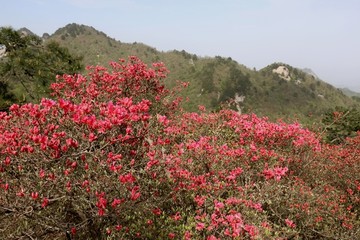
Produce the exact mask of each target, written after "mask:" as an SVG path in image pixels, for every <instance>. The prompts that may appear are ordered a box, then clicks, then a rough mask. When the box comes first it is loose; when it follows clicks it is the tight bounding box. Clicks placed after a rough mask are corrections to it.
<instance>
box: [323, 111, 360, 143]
mask: <svg viewBox="0 0 360 240" xmlns="http://www.w3.org/2000/svg"><path fill="white" fill-rule="evenodd" d="M322 122H323V124H324V125H325V127H324V130H325V133H326V140H327V141H328V142H330V143H336V144H339V143H342V142H344V140H345V139H346V138H347V137H355V136H356V135H357V132H358V131H360V111H359V109H356V108H344V107H336V108H335V109H331V110H329V111H327V112H326V114H324V118H323V119H322Z"/></svg>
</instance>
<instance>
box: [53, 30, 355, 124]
mask: <svg viewBox="0 0 360 240" xmlns="http://www.w3.org/2000/svg"><path fill="white" fill-rule="evenodd" d="M49 39H51V40H55V41H57V42H59V44H60V45H61V46H64V47H67V48H69V50H70V52H72V53H74V54H78V55H83V56H84V63H85V64H86V65H98V64H100V65H106V64H108V62H109V61H111V60H113V59H119V58H127V57H128V56H131V55H135V56H138V57H139V58H141V59H142V60H143V61H144V62H145V63H151V62H154V61H161V62H164V63H165V64H166V66H167V67H168V69H169V71H170V72H171V74H170V76H169V77H168V78H167V80H166V82H165V85H166V86H167V87H169V88H171V87H173V86H175V85H176V82H177V81H179V80H180V81H186V82H189V88H188V89H187V90H186V91H183V92H182V96H183V98H184V99H186V98H189V101H184V103H183V107H184V108H185V109H186V110H189V111H197V106H198V105H204V106H206V107H207V109H209V110H217V109H219V107H220V105H222V104H223V103H224V101H227V100H229V99H234V97H235V94H236V93H237V94H238V95H239V96H241V95H243V96H245V99H244V101H243V102H242V103H240V105H241V108H242V112H245V113H250V112H253V113H256V114H258V115H260V116H268V117H270V118H271V119H278V118H283V119H285V120H286V119H299V120H300V121H301V122H303V123H311V122H314V121H319V119H321V118H322V115H323V114H324V113H325V112H326V111H328V109H330V108H334V107H335V106H340V107H356V108H358V107H359V106H360V104H359V102H357V101H355V100H354V99H350V98H349V97H347V96H345V95H344V94H343V93H342V92H341V91H339V90H338V89H336V88H334V87H332V86H331V85H329V84H327V83H325V82H323V81H321V80H319V79H317V78H315V77H314V76H312V75H310V74H306V73H304V72H303V71H301V70H299V69H297V68H294V67H291V66H289V65H287V64H283V63H274V64H271V65H269V66H267V67H265V68H264V69H261V70H259V71H255V70H252V69H249V68H247V67H245V66H243V65H241V64H239V63H237V62H236V61H234V60H232V59H231V58H224V57H220V56H217V57H215V58H209V57H199V56H196V55H194V54H190V53H187V52H186V51H184V50H182V51H178V50H174V51H169V52H162V51H157V50H156V49H154V48H152V47H149V46H146V45H144V44H142V43H131V44H129V43H123V42H120V41H116V40H114V39H112V38H109V37H108V36H107V35H106V34H104V33H102V32H99V31H97V30H95V29H94V28H92V27H88V26H84V25H78V24H69V25H67V26H65V27H64V28H61V29H59V30H57V31H56V32H55V33H54V34H53V35H51V36H50V38H49ZM280 65H282V66H286V67H287V68H288V69H289V71H290V75H291V80H290V81H286V80H284V79H283V78H281V76H279V74H276V73H273V69H276V68H277V67H278V66H280ZM233 109H236V107H235V106H233Z"/></svg>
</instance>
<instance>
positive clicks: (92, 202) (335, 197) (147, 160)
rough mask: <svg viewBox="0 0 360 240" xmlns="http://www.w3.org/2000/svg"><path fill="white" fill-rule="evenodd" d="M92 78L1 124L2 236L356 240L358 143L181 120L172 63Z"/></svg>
mask: <svg viewBox="0 0 360 240" xmlns="http://www.w3.org/2000/svg"><path fill="white" fill-rule="evenodd" d="M88 69H89V74H88V76H83V75H79V74H77V75H72V76H70V75H64V76H60V77H58V79H57V82H56V83H54V84H52V90H53V96H54V99H43V100H42V101H41V102H40V103H39V104H25V105H22V106H19V105H13V106H12V107H11V108H10V112H9V113H5V112H1V113H0V154H1V155H0V193H1V194H0V212H1V213H2V211H5V212H4V213H6V214H3V216H4V217H2V221H1V223H0V229H5V230H4V232H3V234H4V235H5V236H8V237H9V238H21V237H22V235H26V236H31V237H32V238H36V237H39V236H45V235H46V234H49V236H50V235H51V234H58V236H62V237H64V236H65V235H62V234H65V233H68V234H72V235H74V236H75V237H78V238H84V239H86V238H101V237H104V236H109V237H111V238H119V239H136V238H140V239H155V238H157V239H167V238H169V239H182V238H183V239H232V238H233V239H276V238H279V239H285V238H299V239H300V238H301V239H307V238H309V239H310V238H312V239H319V238H335V239H341V238H345V236H346V237H350V238H353V239H356V238H357V237H359V235H358V234H359V233H358V232H357V231H356V229H358V228H359V222H358V220H356V219H359V211H358V209H359V206H360V195H359V194H360V179H359V178H358V177H357V176H358V172H359V171H360V164H359V156H360V150H359V147H358V146H359V143H360V135H359V136H358V137H357V138H354V139H349V140H348V141H347V142H346V143H345V144H344V145H340V146H330V145H327V144H324V143H322V142H321V141H320V140H319V138H318V137H317V135H316V134H315V133H313V132H311V131H309V130H307V129H305V128H303V127H302V126H301V125H300V124H298V123H293V124H287V123H284V122H276V123H273V122H270V121H269V120H268V119H266V118H259V117H257V116H256V115H254V114H244V115H239V114H238V113H237V112H234V111H232V110H228V109H223V110H220V111H219V112H216V113H208V112H206V109H204V108H203V107H200V110H201V111H200V113H188V112H183V111H182V110H179V109H178V108H179V107H178V106H179V105H178V104H179V98H177V97H176V96H172V95H171V94H170V93H171V92H170V91H168V90H166V88H165V87H164V85H163V84H162V81H161V80H162V79H164V78H165V76H166V73H167V70H166V69H165V68H164V66H163V64H161V63H157V64H154V65H153V67H152V68H149V67H147V65H146V64H144V63H142V62H141V61H140V60H139V59H137V58H136V57H130V59H129V61H125V60H120V61H119V62H113V63H111V69H110V70H109V69H106V68H103V67H99V66H98V67H89V68H88ZM183 86H187V84H183ZM49 216H51V217H49ZM29 229H33V230H32V231H29Z"/></svg>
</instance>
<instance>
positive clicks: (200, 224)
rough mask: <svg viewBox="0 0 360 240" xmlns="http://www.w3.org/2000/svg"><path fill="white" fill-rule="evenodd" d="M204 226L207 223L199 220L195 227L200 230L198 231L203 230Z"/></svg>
mask: <svg viewBox="0 0 360 240" xmlns="http://www.w3.org/2000/svg"><path fill="white" fill-rule="evenodd" d="M204 228H205V223H202V222H198V223H197V224H196V227H195V229H196V230H198V231H201V230H203V229H204Z"/></svg>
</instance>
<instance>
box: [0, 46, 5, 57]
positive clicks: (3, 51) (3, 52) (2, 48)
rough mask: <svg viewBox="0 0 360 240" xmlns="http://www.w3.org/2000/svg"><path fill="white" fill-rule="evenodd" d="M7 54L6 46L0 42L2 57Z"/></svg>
mask: <svg viewBox="0 0 360 240" xmlns="http://www.w3.org/2000/svg"><path fill="white" fill-rule="evenodd" d="M4 56H6V47H5V45H3V44H0V58H2V57H4Z"/></svg>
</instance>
